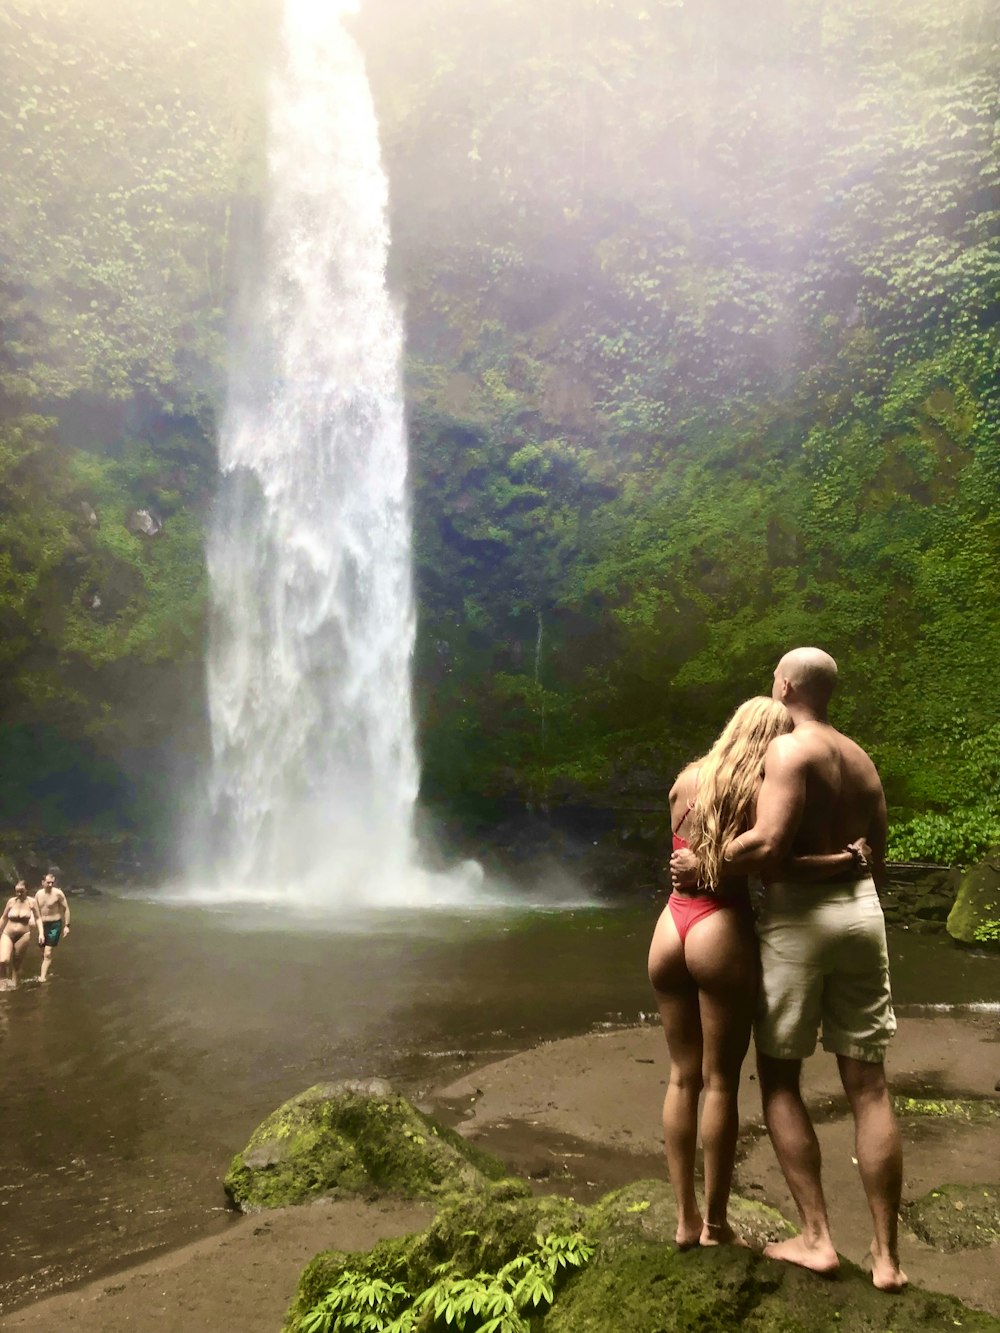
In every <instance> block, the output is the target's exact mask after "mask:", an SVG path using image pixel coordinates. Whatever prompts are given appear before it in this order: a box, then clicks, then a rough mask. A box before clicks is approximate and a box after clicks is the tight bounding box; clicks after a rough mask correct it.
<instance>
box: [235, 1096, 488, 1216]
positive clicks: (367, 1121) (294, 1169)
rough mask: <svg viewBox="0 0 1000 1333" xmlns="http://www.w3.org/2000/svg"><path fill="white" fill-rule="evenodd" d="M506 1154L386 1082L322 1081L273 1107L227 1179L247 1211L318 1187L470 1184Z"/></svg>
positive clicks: (400, 1191)
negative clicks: (467, 1136)
mask: <svg viewBox="0 0 1000 1333" xmlns="http://www.w3.org/2000/svg"><path fill="white" fill-rule="evenodd" d="M505 1174H506V1171H505V1168H504V1166H503V1164H502V1163H501V1162H499V1161H497V1160H496V1158H494V1157H490V1156H489V1154H487V1153H484V1152H482V1151H481V1150H480V1149H478V1148H474V1147H472V1145H471V1144H468V1143H466V1141H465V1140H464V1139H463V1138H462V1137H461V1136H460V1135H458V1134H456V1133H455V1132H454V1130H450V1129H447V1128H446V1127H445V1126H444V1125H440V1124H438V1123H437V1121H435V1120H433V1119H432V1118H431V1117H430V1116H428V1115H424V1114H423V1112H421V1111H418V1110H417V1109H416V1107H414V1106H412V1105H411V1104H410V1102H408V1101H407V1100H406V1099H405V1098H404V1097H400V1096H398V1095H397V1094H396V1093H394V1092H393V1090H392V1088H391V1087H390V1086H389V1084H387V1083H384V1082H382V1081H381V1080H378V1079H375V1080H371V1081H369V1082H356V1081H345V1082H341V1083H319V1084H317V1085H316V1086H315V1087H312V1088H309V1089H308V1090H307V1091H306V1092H303V1093H300V1094H299V1095H298V1096H297V1097H293V1098H292V1099H291V1101H287V1102H285V1104H284V1105H283V1106H279V1107H278V1109H277V1110H276V1111H274V1112H272V1114H271V1115H269V1116H268V1117H267V1119H266V1120H265V1121H264V1122H263V1123H262V1124H261V1125H259V1126H258V1127H257V1129H255V1130H254V1132H253V1134H251V1136H250V1140H249V1142H248V1143H247V1146H246V1147H245V1148H244V1149H243V1151H242V1152H241V1153H237V1155H236V1156H235V1157H234V1158H233V1160H232V1163H231V1164H230V1167H229V1171H228V1172H227V1173H226V1178H225V1181H224V1188H225V1191H226V1194H227V1195H228V1197H229V1199H230V1201H231V1202H232V1203H233V1204H234V1205H235V1206H236V1207H237V1208H240V1209H242V1210H243V1212H254V1211H256V1210H257V1209H260V1208H280V1207H283V1206H285V1205H286V1204H292V1203H304V1202H305V1201H306V1200H308V1199H313V1198H317V1197H319V1196H320V1195H333V1196H335V1197H348V1196H353V1195H359V1194H361V1195H374V1194H380V1193H381V1194H394V1195H398V1196H399V1197H401V1198H406V1199H418V1198H426V1197H431V1196H434V1195H440V1194H442V1193H446V1192H447V1191H449V1190H456V1189H466V1188H472V1187H475V1186H476V1185H478V1184H480V1183H481V1182H482V1181H483V1180H484V1179H497V1178H499V1177H502V1176H503V1175H505Z"/></svg>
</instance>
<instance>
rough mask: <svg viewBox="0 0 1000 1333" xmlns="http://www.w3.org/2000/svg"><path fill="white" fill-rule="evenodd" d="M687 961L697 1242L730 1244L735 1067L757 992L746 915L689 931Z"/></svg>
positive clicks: (721, 917) (715, 919)
mask: <svg viewBox="0 0 1000 1333" xmlns="http://www.w3.org/2000/svg"><path fill="white" fill-rule="evenodd" d="M685 944H686V951H685V954H686V958H687V964H688V967H689V969H690V971H691V974H692V975H693V976H694V977H695V979H696V980H697V982H698V999H699V1007H700V1013H701V1031H702V1043H703V1046H704V1055H703V1066H702V1077H703V1080H704V1084H705V1104H704V1106H703V1108H702V1113H701V1142H702V1148H703V1149H704V1154H705V1227H704V1230H703V1232H702V1235H701V1244H702V1245H725V1244H732V1243H733V1242H734V1241H736V1239H737V1238H736V1236H735V1233H734V1232H733V1230H732V1228H731V1227H730V1225H729V1215H728V1212H729V1193H730V1190H731V1188H732V1183H733V1167H734V1165H735V1162H736V1144H737V1140H738V1138H739V1132H740V1113H739V1089H740V1070H741V1068H742V1067H743V1061H744V1059H745V1058H746V1053H747V1048H748V1046H749V1045H750V1028H751V1023H752V1019H753V1010H754V1004H755V1001H756V997H757V976H758V961H757V942H756V939H755V937H754V933H753V925H752V923H751V921H750V919H749V917H748V916H744V915H742V914H740V913H738V912H736V911H735V910H732V909H728V908H727V909H726V910H725V911H721V912H715V913H713V914H712V915H711V916H709V917H705V918H703V919H702V920H701V921H699V922H698V923H697V924H696V925H694V926H693V927H692V928H691V931H690V933H689V934H688V937H687V940H686V941H685Z"/></svg>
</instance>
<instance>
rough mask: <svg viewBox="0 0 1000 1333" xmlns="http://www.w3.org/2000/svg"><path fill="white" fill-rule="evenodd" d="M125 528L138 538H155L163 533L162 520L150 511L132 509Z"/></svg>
mask: <svg viewBox="0 0 1000 1333" xmlns="http://www.w3.org/2000/svg"><path fill="white" fill-rule="evenodd" d="M125 526H126V527H127V528H128V530H129V532H134V533H136V534H137V535H138V536H140V537H155V536H156V535H157V533H159V532H162V531H163V520H162V519H161V518H159V517H158V516H157V515H156V514H154V513H153V511H152V510H151V509H133V510H132V512H131V513H130V514H129V516H128V522H127V523H126V525H125Z"/></svg>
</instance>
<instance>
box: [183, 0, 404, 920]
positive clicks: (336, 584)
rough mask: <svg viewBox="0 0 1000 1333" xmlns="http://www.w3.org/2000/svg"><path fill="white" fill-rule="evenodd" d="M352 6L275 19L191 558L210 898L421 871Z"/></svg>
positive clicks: (399, 408) (376, 174)
mask: <svg viewBox="0 0 1000 1333" xmlns="http://www.w3.org/2000/svg"><path fill="white" fill-rule="evenodd" d="M354 8H356V6H355V5H351V4H349V3H346V2H345V0H328V2H327V3H325V4H317V3H315V0H286V3H285V11H284V22H283V29H282V39H281V51H280V56H279V64H280V67H279V69H278V71H277V72H276V74H275V76H274V78H273V81H272V85H271V89H270V103H269V144H268V172H269V181H268V205H267V213H266V218H265V222H264V234H263V241H262V250H263V253H262V256H261V259H260V263H259V266H258V276H257V279H256V282H255V283H254V284H253V290H252V292H251V293H250V294H249V295H248V297H247V299H246V301H245V302H244V306H245V316H244V318H243V319H242V321H241V324H242V332H239V331H237V333H236V335H235V336H234V345H233V348H232V359H233V369H232V373H231V379H230V387H229V396H228V401H227V405H226V411H225V414H224V418H223V423H222V428H221V435H220V441H219V463H220V471H221V480H220V494H219V499H218V502H217V505H216V510H215V514H214V518H213V524H212V529H211V532H210V537H209V547H208V565H209V575H210V580H211V589H212V618H211V634H210V646H209V661H208V696H209V711H210V722H211V733H212V774H211V782H210V792H209V796H210V811H209V815H210V819H211V826H212V827H211V835H210V836H211V844H212V848H213V852H214V860H215V862H216V867H217V869H216V875H217V878H218V880H219V882H220V884H221V883H225V884H226V885H229V886H235V887H236V888H237V889H243V890H250V891H254V892H257V891H260V892H262V893H269V892H276V891H277V892H280V891H282V890H287V889H290V888H292V886H295V887H296V888H298V889H302V888H308V889H309V890H310V891H311V893H321V894H322V896H323V898H324V900H325V901H327V902H333V903H337V902H351V903H357V902H361V903H367V904H371V903H378V902H380V901H388V900H391V899H393V898H396V899H397V900H398V899H399V898H401V897H403V896H404V884H406V885H407V890H411V889H412V882H413V877H414V875H415V874H419V872H415V870H414V856H415V852H414V832H413V821H414V807H415V801H416V796H417V787H418V781H419V770H418V762H417V755H416V746H415V739H414V724H413V716H412V707H411V689H410V666H411V657H412V652H413V643H414V633H415V617H414V605H413V591H412V576H411V553H410V514H409V505H408V498H407V494H408V493H407V441H406V427H405V420H404V413H403V398H402V388H401V356H402V343H403V335H402V324H401V319H400V315H399V313H398V311H397V310H396V309H395V307H394V306H393V303H392V301H391V300H390V298H389V295H388V293H387V290H386V282H385V268H386V257H387V251H388V244H389V234H388V224H387V217H386V214H387V202H388V190H387V183H386V177H385V173H384V171H383V169H382V165H381V155H380V148H379V137H378V125H377V122H376V117H375V110H374V107H373V104H372V97H371V92H370V89H369V86H368V80H367V76H366V72H365V67H364V61H363V58H362V55H361V52H360V51H359V49H358V47H357V45H356V44H355V42H354V40H353V38H352V37H351V36H350V34H349V33H348V32H347V31H346V30H345V28H344V26H343V23H342V18H343V15H344V14H345V13H347V12H350V11H351V10H353V9H354ZM423 878H424V880H425V881H426V879H427V877H426V876H425V877H423Z"/></svg>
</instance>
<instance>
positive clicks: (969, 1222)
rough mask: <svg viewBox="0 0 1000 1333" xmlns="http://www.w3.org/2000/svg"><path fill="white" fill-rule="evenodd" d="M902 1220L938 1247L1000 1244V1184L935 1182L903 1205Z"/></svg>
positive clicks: (975, 1248)
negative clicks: (919, 1195) (932, 1186)
mask: <svg viewBox="0 0 1000 1333" xmlns="http://www.w3.org/2000/svg"><path fill="white" fill-rule="evenodd" d="M905 1221H906V1225H907V1226H908V1227H909V1228H910V1230H911V1231H912V1232H913V1233H914V1235H916V1236H919V1237H920V1239H921V1240H925V1241H926V1242H927V1244H928V1245H934V1246H935V1247H936V1248H937V1249H939V1250H978V1249H982V1248H983V1247H984V1246H986V1245H997V1244H1000V1185H939V1186H938V1187H937V1189H934V1190H931V1191H930V1192H929V1193H928V1194H925V1195H924V1196H923V1198H920V1199H916V1200H914V1202H913V1203H911V1204H910V1205H909V1206H908V1207H907V1209H906V1214H905Z"/></svg>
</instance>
